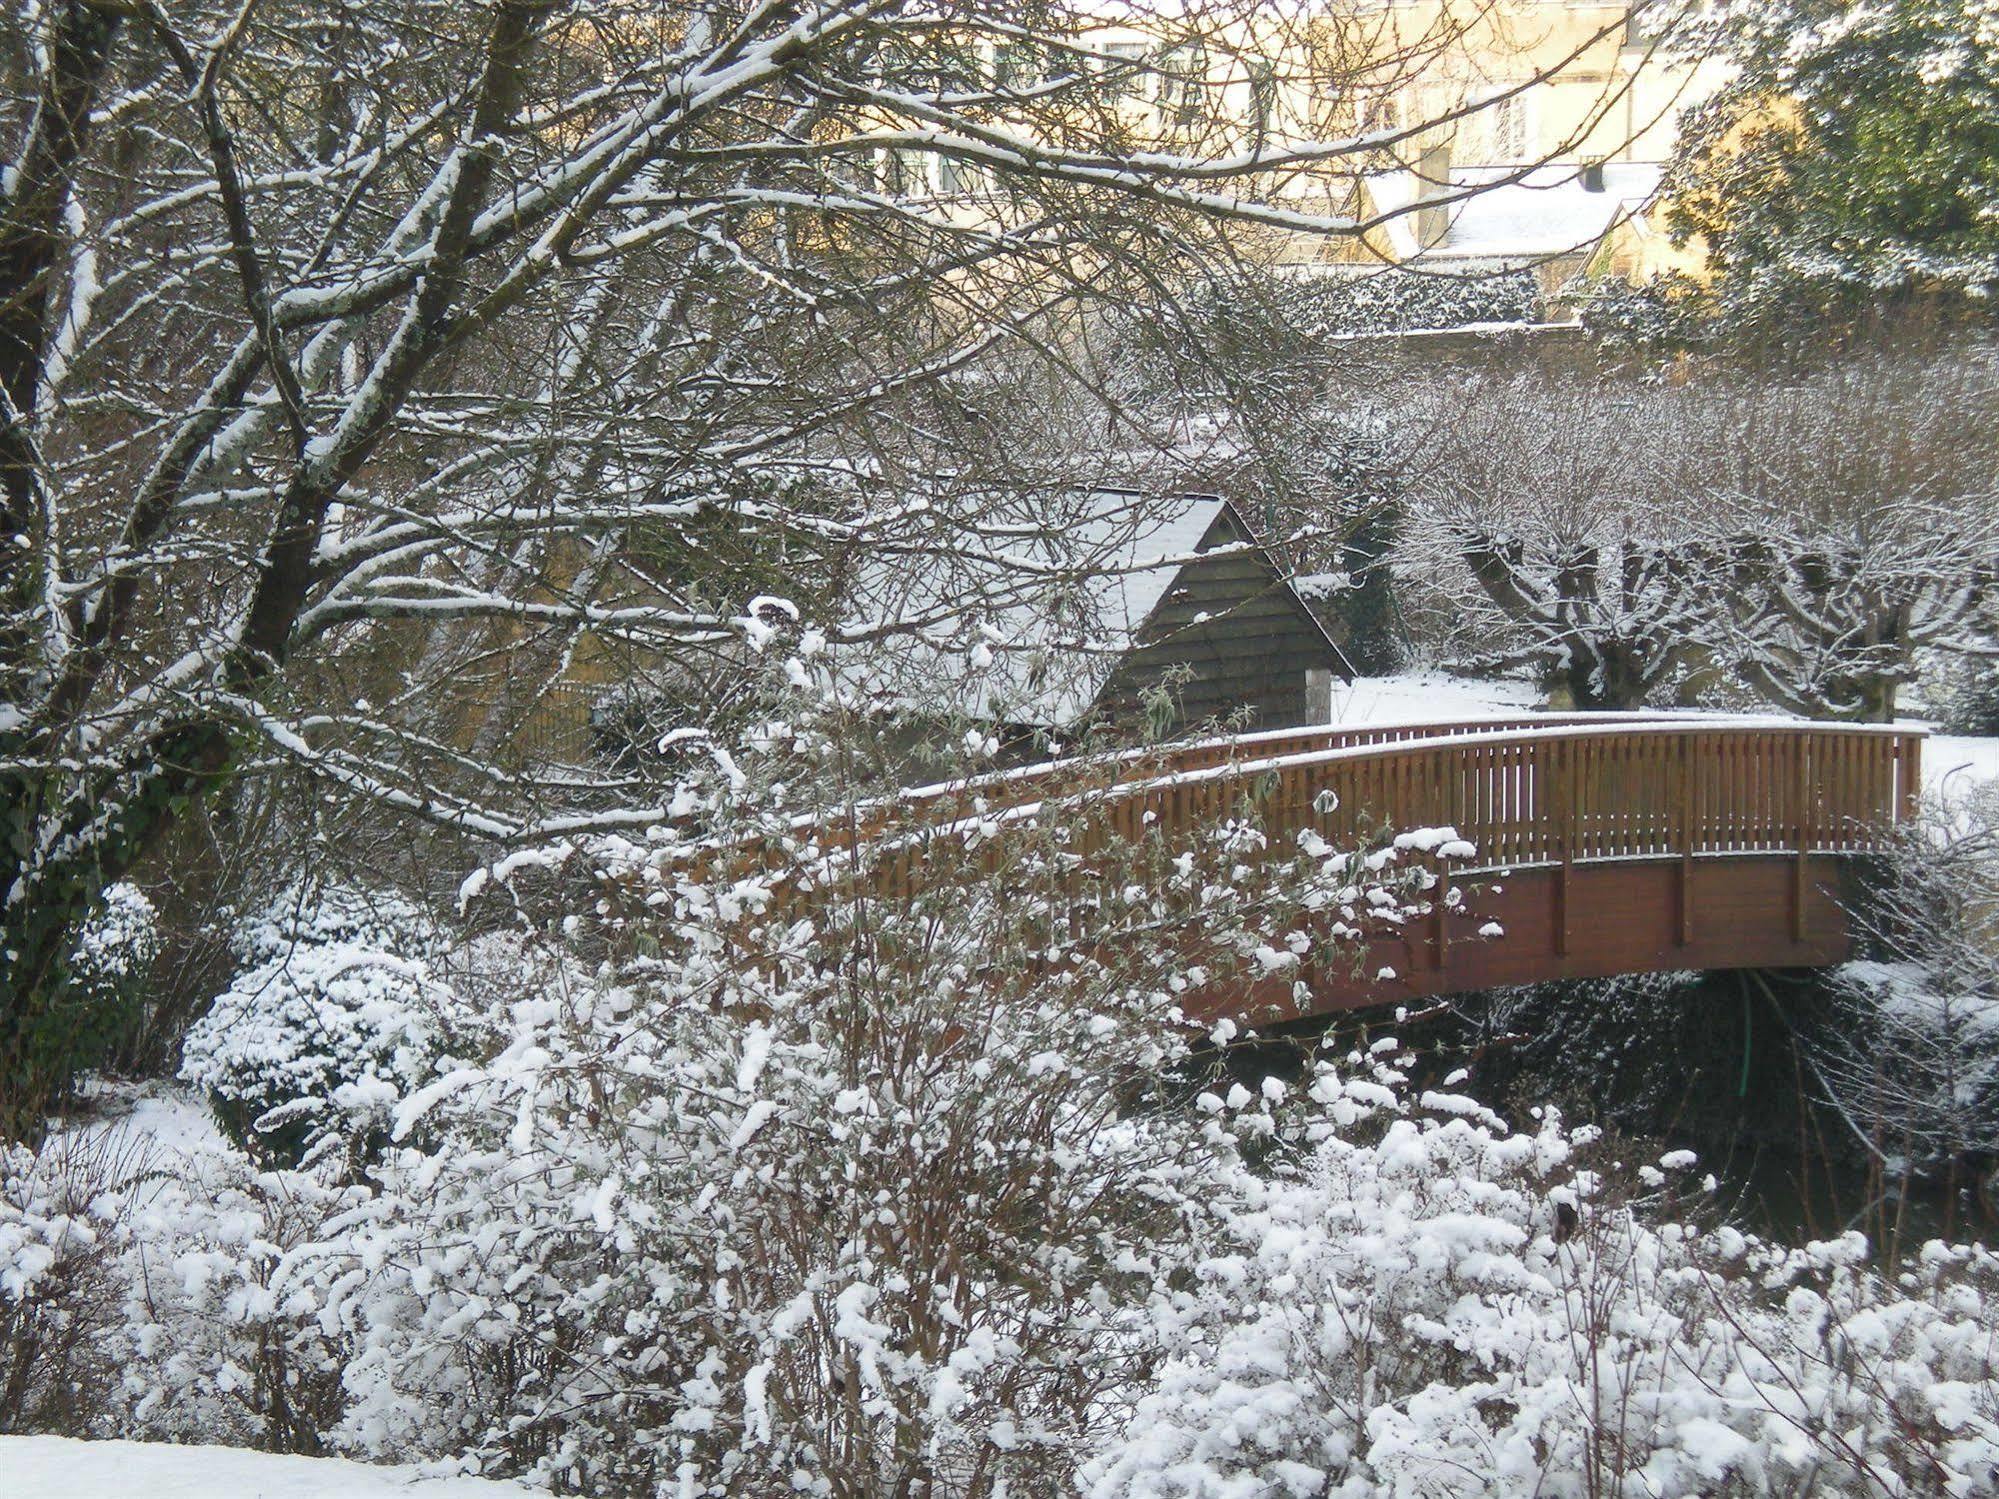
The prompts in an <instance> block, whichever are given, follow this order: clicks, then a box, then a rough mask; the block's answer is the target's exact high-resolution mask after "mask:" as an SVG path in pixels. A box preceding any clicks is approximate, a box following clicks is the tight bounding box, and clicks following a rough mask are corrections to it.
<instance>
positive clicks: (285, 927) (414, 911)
mask: <svg viewBox="0 0 1999 1499" xmlns="http://www.w3.org/2000/svg"><path fill="white" fill-rule="evenodd" d="M441 944H442V934H441V933H440V932H439V930H438V926H437V923H436V921H435V920H434V919H433V918H432V916H431V915H430V913H429V912H427V911H425V910H424V909H423V908H422V907H421V906H419V905H418V904H417V903H416V902H415V901H413V900H411V899H410V898H409V897H408V896H406V895H403V894H401V893H400V892H398V891H395V890H384V889H365V888H362V887H360V886H356V885H342V884H331V883H323V882H319V881H312V880H303V881H299V882H297V883H295V884H292V885H289V886H287V887H286V888H284V889H282V890H279V891H278V892H277V893H275V894H273V895H272V896H271V897H270V898H268V899H267V900H264V901H262V902H260V903H258V904H256V905H253V906H251V907H250V908H249V909H248V910H246V911H244V912H242V913H241V914H239V915H238V916H237V917H236V919H235V921H234V923H233V924H232V926H231V928H230V932H229V950H230V952H231V953H233V954H234V955H235V958H236V961H237V963H238V964H239V965H240V966H242V967H243V968H258V967H261V966H263V965H264V964H266V963H274V962H277V961H279V960H281V959H283V958H287V957H289V956H291V954H292V953H293V952H294V951H296V950H297V949H298V948H300V947H333V946H342V947H363V948H371V949H373V950H374V951H377V952H391V953H399V954H401V955H402V956H403V957H406V958H427V957H431V956H434V955H435V954H436V952H437V951H438V949H439V947H440V946H441Z"/></svg>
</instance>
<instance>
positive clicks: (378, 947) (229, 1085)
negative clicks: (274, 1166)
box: [180, 888, 461, 1163]
mask: <svg viewBox="0 0 1999 1499" xmlns="http://www.w3.org/2000/svg"><path fill="white" fill-rule="evenodd" d="M435 944H436V937H435V933H434V928H433V927H432V925H431V924H430V923H429V922H428V921H427V920H426V918H425V917H424V914H423V913H422V912H421V911H420V910H419V909H418V908H417V907H416V906H414V905H413V904H412V903H410V902H408V901H406V900H403V899H401V898H400V897H395V896H386V897H384V896H377V895H374V894H372V893H368V892H359V891H353V890H345V889H340V888H333V889H328V890H324V891H316V892H310V893H306V892H292V893H288V894H286V895H284V896H281V897H279V898H278V899H277V900H275V901H273V902H271V903H270V904H269V905H267V906H265V907H264V908H262V909H261V910H259V911H257V912H255V913H254V914H253V915H252V916H251V917H249V918H248V919H246V920H245V921H243V922H242V923H241V924H240V925H239V926H238V928H237V931H236V934H235V938H234V943H233V945H234V947H235V950H236V952H237V954H238V956H239V958H240V959H241V960H242V961H243V962H244V963H245V964H246V965H247V966H246V967H245V969H244V971H242V972H240V973H239V974H238V975H237V976H236V978H235V980H234V982H233V983H231V985H230V986H229V988H228V989H226V990H225V991H223V993H221V994H220V995H218V996H217V997H216V999H215V1001H214V1003H213V1004H212V1005H210V1007H209V1008H208V1010H207V1012H206V1013H205V1014H204V1015H203V1016H202V1017H201V1018H200V1019H199V1020H197V1021H196V1022H195V1023H194V1025H193V1026H192V1027H191V1028H190V1029H189V1031H188V1033H187V1036H186V1038H185V1040H184V1042H183V1044H182V1051H181V1069H180V1075H181V1077H182V1078H183V1079H185V1080H186V1081H188V1082H190V1083H193V1084H195V1085H196V1086H198V1087H200V1088H203V1089H205V1090H206V1091H207V1093H208V1095H209V1097H210V1098H211V1100H212V1101H213V1102H214V1105H215V1108H216V1111H217V1115H218V1117H219V1118H220V1119H221V1120H222V1122H223V1124H224V1126H225V1127H226V1128H227V1129H228V1130H229V1131H230V1132H231V1133H232V1134H233V1135H234V1136H235V1138H236V1139H238V1140H239V1141H240V1142H242V1143H243V1144H244V1145H245V1146H247V1147H249V1148H251V1149H252V1150H253V1151H254V1152H255V1153H257V1154H259V1155H260V1156H262V1157H264V1158H266V1159H269V1160H272V1161H279V1162H293V1163H295V1162H296V1161H297V1160H299V1159H300V1158H301V1156H302V1155H303V1154H304V1153H305V1151H307V1150H308V1149H309V1148H311V1147H312V1146H313V1145H315V1144H316V1143H318V1142H320V1141H322V1140H329V1139H335V1140H338V1141H340V1142H342V1143H343V1145H344V1147H345V1148H347V1149H348V1150H349V1151H350V1152H351V1151H353V1150H364V1149H366V1148H369V1147H370V1146H371V1144H372V1142H373V1141H374V1140H375V1139H376V1137H378V1136H379V1134H380V1132H381V1130H382V1128H383V1127H384V1125H385V1124H386V1121H387V1119H388V1117H389V1114H390V1112H391V1111H392V1110H393V1109H394V1107H395V1106H396V1104H397V1103H398V1102H400V1101H401V1100H402V1099H403V1098H405V1097H406V1096H408V1095H409V1094H410V1093H411V1092H412V1091H414V1090H415V1089H417V1088H419V1087H421V1086H422V1085H423V1084H424V1083H425V1082H427V1081H428V1080H429V1079H430V1077H431V1075H432V1069H433V1067H434V1066H435V1064H436V1063H437V1061H438V1059H439V1058H440V1057H442V1056H443V1055H444V1053H445V1051H446V1049H447V1045H448V1041H449V1038H450V1035H451V1027H452V1024H453V1020H454V1018H455V1017H456V1016H457V1014H458V1013H459V1011H460V1008H461V1007H460V1005H459V1004H458V1001H457V998H456V996H455V994H454V993H453V991H452V990H451V988H450V987H449V986H448V985H446V984H444V983H442V982H440V981H439V980H438V979H436V978H435V977H434V976H433V974H432V971H431V967H430V964H429V962H428V961H427V958H426V954H427V953H428V952H430V951H431V950H432V949H433V948H434V946H435Z"/></svg>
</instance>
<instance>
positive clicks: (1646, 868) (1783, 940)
mask: <svg viewBox="0 0 1999 1499" xmlns="http://www.w3.org/2000/svg"><path fill="white" fill-rule="evenodd" d="M1857 877H1858V863H1857V860H1856V859H1855V858H1853V857H1850V856H1824V855H1818V856H1813V857H1810V858H1805V859H1800V858H1799V857H1798V856H1796V855H1795V854H1737V855H1732V856H1728V857H1723V858H1713V857H1709V858H1701V859H1681V858H1670V859H1612V860H1604V861H1601V862H1595V863H1584V864H1573V865H1569V866H1567V867H1562V866H1544V867H1540V868H1532V869H1517V870H1512V871H1500V870H1485V871H1480V872H1476V873H1469V874H1454V875H1453V877H1452V883H1453V884H1456V885H1459V886H1460V887H1462V888H1463V890H1464V892H1465V901H1464V905H1463V906H1462V908H1460V909H1457V910H1454V911H1451V912H1448V913H1441V912H1439V913H1433V914H1431V915H1427V916H1422V917H1418V918H1416V919H1415V920H1412V921H1411V922H1409V923H1407V924H1406V925H1405V926H1403V927H1401V928H1399V929H1397V930H1395V931H1392V932H1389V933H1386V934H1384V935H1381V936H1378V937H1376V938H1374V939H1373V940H1372V941H1371V942H1370V943H1369V944H1368V945H1367V946H1366V947H1365V948H1364V949H1362V950H1361V952H1360V955H1359V957H1358V960H1357V961H1351V962H1349V961H1347V955H1348V954H1351V953H1352V951H1353V950H1352V949H1351V948H1349V949H1347V950H1346V953H1343V954H1341V956H1340V957H1339V958H1336V959H1333V960H1331V961H1321V962H1318V963H1308V964H1307V965H1306V967H1305V968H1304V969H1303V970H1302V972H1297V973H1293V974H1290V975H1286V976H1282V977H1276V978H1272V979H1268V980H1264V981H1261V982H1258V983H1256V984H1254V985H1252V986H1250V987H1249V988H1247V989H1243V988H1239V987H1238V988H1232V989H1230V990H1227V991H1222V990H1216V991H1211V992H1209V993H1205V994H1203V995H1201V996H1199V998H1198V999H1196V1000H1194V1001H1192V1002H1191V1003H1189V1004H1188V1005H1187V1009H1188V1011H1189V1013H1190V1014H1191V1015H1193V1016H1194V1018H1196V1019H1200V1020H1203V1021H1207V1020H1212V1019H1218V1018H1220V1017H1222V1016H1224V1015H1226V1016H1228V1017H1230V1018H1232V1019H1235V1020H1237V1021H1239V1022H1247V1023H1250V1024H1254V1025H1259V1026H1261V1025H1275V1024H1281V1023H1283V1022H1285V1021H1291V1020H1305V1019H1310V1018H1313V1017H1317V1016H1323V1015H1330V1014H1337V1013H1340V1012H1343V1011H1350V1010H1361V1009H1370V1008H1376V1007H1382V1006H1389V1005H1395V1004H1400V1003H1403V1002H1406V1001H1409V1000H1414V999H1423V998H1427V997H1430V996H1434V995H1440V994H1465V993H1472V992H1475V991H1477V990H1481V989H1494V988H1502V987H1505V986H1507V985H1512V984H1532V983H1542V982H1546V981H1549V980H1554V979H1582V978H1608V977H1610V976H1612V975H1614V974H1636V973H1674V972H1683V971H1693V970H1712V969H1726V968H1819V967H1828V966H1831V965H1833V964H1836V963H1840V962H1843V961H1845V960H1846V959H1847V958H1848V957H1849V956H1851V948H1852V932H1851V927H1850V924H1849V921H1848V917H1847V911H1846V902H1847V901H1848V900H1849V899H1850V897H1851V895H1852V893H1853V886H1854V884H1855V882H1856V880H1857ZM1489 924H1497V925H1498V926H1499V927H1501V928H1502V929H1503V931H1502V934H1501V935H1498V936H1484V935H1481V932H1482V930H1484V929H1485V928H1486V927H1488V925H1489ZM1384 970H1385V971H1384ZM1301 982H1302V984H1303V986H1304V995H1303V997H1302V999H1301V998H1300V996H1299V993H1298V990H1297V988H1296V987H1295V986H1296V985H1297V984H1299V983H1301Z"/></svg>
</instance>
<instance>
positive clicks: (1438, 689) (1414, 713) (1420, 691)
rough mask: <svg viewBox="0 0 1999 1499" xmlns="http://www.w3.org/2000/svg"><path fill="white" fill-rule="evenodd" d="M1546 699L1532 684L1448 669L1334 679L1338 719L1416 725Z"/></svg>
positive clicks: (1494, 713)
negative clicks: (1460, 674) (1464, 674)
mask: <svg viewBox="0 0 1999 1499" xmlns="http://www.w3.org/2000/svg"><path fill="white" fill-rule="evenodd" d="M1540 702H1541V694H1540V692H1539V691H1538V690H1537V689H1536V688H1535V687H1534V686H1533V684H1532V683H1529V682H1515V681H1485V680H1476V681H1475V680H1473V679H1471V678H1469V677H1453V676H1447V675H1445V674H1444V673H1443V672H1434V671H1429V672H1403V673H1399V674H1397V675H1395V676H1392V677H1356V678H1354V680H1353V681H1351V682H1339V681H1335V682H1334V683H1333V722H1334V723H1341V724H1360V723H1411V722H1416V721H1419V720H1422V719H1426V718H1433V719H1440V720H1444V719H1479V718H1500V717H1511V716H1512V715H1513V714H1516V713H1522V712H1529V711H1531V710H1533V709H1534V708H1536V707H1538V706H1539V705H1540Z"/></svg>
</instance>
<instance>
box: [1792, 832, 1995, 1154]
mask: <svg viewBox="0 0 1999 1499" xmlns="http://www.w3.org/2000/svg"><path fill="white" fill-rule="evenodd" d="M1870 873H1871V876H1872V877H1871V879H1869V880H1868V882H1867V883H1866V885H1865V887H1864V888H1863V889H1862V890H1861V892H1860V895H1859V898H1858V899H1857V900H1855V901H1854V902H1852V903H1851V905H1852V915H1853V920H1854V923H1855V925H1856V927H1857V928H1858V930H1859V933H1860V936H1861V937H1862V939H1863V943H1864V949H1865V950H1864V953H1863V956H1862V958H1861V959H1860V960H1859V961H1855V962H1851V963H1847V964H1845V965H1843V966H1842V967H1840V968H1838V969H1835V970H1834V971H1833V973H1832V974H1831V976H1830V984H1829V988H1830V991H1831V994H1830V997H1831V1003H1832V1007H1833V1013H1832V1014H1831V1015H1830V1016H1829V1017H1828V1020H1827V1023H1824V1024H1819V1025H1813V1026H1811V1027H1809V1028H1807V1029H1806V1030H1805V1032H1804V1039H1805V1054H1806V1061H1807V1062H1808V1064H1809V1065H1810V1067H1811V1069H1812V1072H1813V1074H1814V1080H1815V1081H1816V1082H1817V1084H1818V1086H1819V1090H1820V1092H1821V1093H1822V1094H1823V1095H1824V1099H1825V1102H1826V1103H1827V1104H1828V1105H1829V1106H1830V1107H1831V1108H1833V1109H1834V1110H1835V1111H1837V1113H1838V1114H1839V1115H1840V1116H1841V1117H1842V1118H1843V1119H1844V1120H1845V1122H1846V1124H1847V1125H1848V1126H1849V1128H1847V1129H1846V1130H1845V1131H1843V1132H1842V1136H1843V1138H1847V1139H1851V1140H1854V1141H1856V1142H1859V1143H1860V1144H1861V1147H1862V1149H1863V1151H1864V1153H1865V1154H1866V1155H1868V1156H1869V1157H1871V1159H1872V1161H1873V1163H1874V1164H1875V1165H1876V1166H1877V1167H1878V1168H1880V1169H1881V1170H1882V1173H1883V1174H1884V1175H1885V1176H1888V1177H1893V1176H1896V1175H1902V1174H1913V1175H1917V1176H1928V1177H1934V1178H1938V1179H1944V1178H1953V1179H1955V1180H1956V1181H1958V1182H1960V1183H1961V1182H1962V1181H1964V1180H1965V1179H1966V1178H1967V1177H1977V1176H1981V1175H1985V1174H1987V1173H1990V1172H1991V1171H1992V1169H1993V1165H1994V1163H1995V1162H1999V807H1993V806H1987V805H1985V804H1984V803H1983V802H1982V801H1981V800H1980V799H1978V798H1976V797H1973V796H1953V795H1946V797H1944V798H1943V799H1938V800H1931V801H1929V802H1927V803H1926V804H1925V807H1924V812H1923V815H1922V816H1921V817H1919V818H1918V819H1917V820H1916V821H1915V822H1913V823H1910V824H1906V825H1904V826H1902V827H1899V828H1897V829H1896V830H1895V831H1894V836H1893V837H1892V838H1891V839H1890V841H1889V842H1888V843H1887V845H1886V847H1885V851H1884V852H1883V853H1882V854H1881V855H1880V856H1879V857H1878V858H1876V859H1874V860H1871V861H1870Z"/></svg>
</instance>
